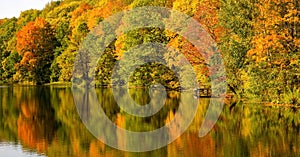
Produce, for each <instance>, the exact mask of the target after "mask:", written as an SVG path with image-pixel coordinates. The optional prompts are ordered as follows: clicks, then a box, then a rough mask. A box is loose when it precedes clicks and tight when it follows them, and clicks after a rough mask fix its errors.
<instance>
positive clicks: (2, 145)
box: [0, 86, 300, 157]
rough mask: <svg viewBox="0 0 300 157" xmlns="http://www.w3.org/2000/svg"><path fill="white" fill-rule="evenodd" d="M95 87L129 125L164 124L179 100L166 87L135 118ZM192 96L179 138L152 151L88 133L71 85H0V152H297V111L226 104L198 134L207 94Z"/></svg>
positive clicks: (228, 156)
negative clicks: (148, 113) (156, 107)
mask: <svg viewBox="0 0 300 157" xmlns="http://www.w3.org/2000/svg"><path fill="white" fill-rule="evenodd" d="M96 93H97V96H98V98H99V102H100V103H101V106H102V108H103V109H104V111H105V113H106V115H107V116H108V117H109V118H110V119H111V120H112V121H113V122H115V123H116V124H118V125H119V126H122V127H124V128H126V129H131V130H135V129H138V128H144V129H146V130H147V129H150V130H151V129H155V128H159V127H161V126H164V125H165V123H167V122H168V121H170V119H172V118H173V117H174V115H175V114H176V111H177V108H178V105H179V103H178V101H179V100H180V93H178V92H175V91H173V92H168V98H167V100H166V104H165V106H166V107H164V108H163V109H162V111H160V112H159V113H158V116H154V117H151V118H142V119H138V118H134V117H132V116H129V115H126V114H124V113H123V112H122V111H121V110H120V108H118V106H117V104H116V102H115V101H114V97H113V95H112V90H111V89H96ZM130 93H131V96H132V97H133V98H134V100H135V101H136V102H138V103H139V104H146V103H147V102H148V101H149V99H150V98H149V96H148V94H147V92H146V91H145V90H144V89H134V90H131V91H130ZM197 101H198V104H199V106H198V110H197V114H196V117H195V118H194V121H193V122H192V124H191V125H190V127H189V129H188V130H187V131H185V133H184V134H183V135H182V136H180V138H178V139H177V140H175V141H174V142H172V143H171V144H169V145H168V146H166V147H163V148H160V149H157V150H154V151H150V152H145V153H131V152H123V151H119V150H116V149H113V148H111V147H109V146H107V145H105V144H103V143H102V142H100V141H99V140H97V138H95V137H94V136H93V135H91V134H90V133H89V131H88V130H87V129H86V127H85V126H84V125H83V123H82V121H81V119H80V117H79V114H78V112H77V109H76V106H75V105H74V99H73V94H72V88H71V87H58V86H56V87H52V86H51V87H49V86H46V87H34V86H31V87H24V86H23V87H20V86H15V87H1V88H0V117H1V120H0V156H78V157H84V156H112V157H114V156H116V157H120V156H128V157H135V156H158V157H159V156H162V157H165V156H170V157H174V156H187V157H192V156H197V157H198V156H199V157H201V156H203V157H211V156H218V157H219V156H220V157H222V156H225V157H242V156H259V157H271V156H278V157H282V156H300V111H298V110H296V109H292V108H284V107H262V106H261V105H260V104H243V103H238V104H236V105H235V106H234V107H230V105H226V106H225V107H224V108H223V112H222V114H221V116H220V118H219V120H218V122H217V124H216V125H215V126H214V128H213V130H212V131H211V132H210V133H209V134H208V135H206V136H205V137H202V138H199V137H198V131H199V128H200V126H201V123H202V121H203V117H204V115H205V113H206V109H207V107H208V104H209V99H198V100H197ZM82 110H84V111H83V112H85V113H88V112H90V111H89V110H88V109H84V108H83V109H82ZM118 140H120V142H122V140H124V139H122V138H120V139H118ZM141 144H142V142H141Z"/></svg>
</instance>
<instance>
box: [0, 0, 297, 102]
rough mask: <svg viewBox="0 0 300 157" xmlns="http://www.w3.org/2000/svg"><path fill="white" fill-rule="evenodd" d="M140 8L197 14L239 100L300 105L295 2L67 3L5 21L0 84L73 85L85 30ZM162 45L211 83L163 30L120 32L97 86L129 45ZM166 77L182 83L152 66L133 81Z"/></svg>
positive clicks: (0, 30)
mask: <svg viewBox="0 0 300 157" xmlns="http://www.w3.org/2000/svg"><path fill="white" fill-rule="evenodd" d="M140 6H161V7H167V8H171V9H174V10H178V11H181V12H183V13H186V14H188V15H189V16H191V17H193V18H195V19H196V20H197V21H198V22H199V23H200V24H201V25H202V26H203V27H204V28H205V29H206V30H207V32H209V33H210V35H211V37H212V38H213V39H214V40H215V41H216V43H217V45H218V48H219V51H220V52H221V54H222V55H223V59H224V62H225V67H226V75H227V83H228V90H229V91H231V92H232V93H234V94H235V95H237V96H239V97H247V98H258V99H259V100H261V101H267V102H274V103H280V104H293V105H297V104H298V105H299V104H300V67H299V66H300V33H299V32H300V2H299V1H298V0H272V1H269V0H261V1H257V0H241V1H236V0H226V1H225V0H224V1H223V0H155V1H151V0H124V1H123V0H62V1H53V2H51V3H49V4H47V5H46V6H45V8H44V9H43V10H27V11H24V12H22V13H21V15H20V16H19V17H18V18H11V19H2V20H0V83H3V84H7V83H30V84H45V83H50V82H70V81H71V78H72V72H73V67H74V59H75V56H76V54H77V52H78V49H79V47H80V46H81V43H82V41H83V40H84V39H85V37H86V36H87V34H88V33H89V32H90V31H91V30H92V29H93V28H94V27H95V26H97V24H98V23H100V22H101V21H103V20H104V19H106V18H107V17H109V16H111V15H113V14H115V13H117V12H120V11H123V10H125V9H132V8H135V7H140ZM146 42H159V43H165V44H167V45H171V46H172V47H174V48H177V49H180V52H182V53H183V54H184V55H185V56H186V58H187V59H188V60H189V61H190V62H191V64H192V65H193V67H194V70H195V71H196V73H197V78H198V81H199V82H201V83H202V84H204V85H206V86H209V85H210V78H209V72H208V68H207V67H206V64H205V62H204V60H203V57H202V56H199V55H198V54H199V53H197V50H196V49H195V47H194V46H193V45H192V44H191V43H189V42H188V41H187V40H186V39H185V38H183V37H181V36H179V35H177V34H175V33H172V32H169V31H168V30H162V29H159V28H141V29H138V30H132V31H129V32H127V33H125V34H122V35H121V36H119V37H118V38H117V39H115V40H114V42H113V43H111V44H110V46H109V47H108V48H107V49H106V51H105V54H104V55H103V56H102V57H101V58H100V59H99V61H98V66H97V69H96V85H97V86H107V85H110V84H111V72H112V69H113V67H114V64H115V63H116V61H118V60H119V59H120V57H121V56H122V54H123V53H124V52H125V51H127V50H129V49H130V48H131V47H134V46H136V45H139V44H142V43H146ZM157 80H158V81H161V82H163V84H164V85H165V86H166V87H170V88H177V86H178V80H177V78H176V77H175V76H174V73H172V71H170V70H169V69H167V68H162V67H161V66H159V65H157V64H147V65H144V66H142V67H140V68H139V69H137V70H136V71H135V72H134V73H133V75H132V76H131V83H132V84H134V85H136V86H147V85H149V84H151V83H153V82H155V81H157Z"/></svg>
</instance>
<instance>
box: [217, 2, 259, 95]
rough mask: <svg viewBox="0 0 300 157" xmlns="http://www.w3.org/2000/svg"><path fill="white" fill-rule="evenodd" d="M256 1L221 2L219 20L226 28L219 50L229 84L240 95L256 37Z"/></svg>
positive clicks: (242, 91)
mask: <svg viewBox="0 0 300 157" xmlns="http://www.w3.org/2000/svg"><path fill="white" fill-rule="evenodd" d="M254 6H255V0H241V1H236V0H227V1H222V2H221V9H220V12H219V20H220V24H221V26H223V27H224V31H223V33H222V38H221V40H220V42H219V48H220V50H221V52H222V55H223V57H224V60H225V66H226V72H227V84H228V85H229V89H230V90H231V91H232V92H233V93H235V94H238V95H242V94H243V93H244V89H243V88H244V84H245V82H244V81H243V79H242V78H243V75H244V74H245V73H246V72H247V71H246V65H247V62H246V60H245V59H246V54H247V52H248V51H249V50H250V49H251V44H250V42H251V39H252V37H253V35H254V32H253V30H254V28H253V19H254V18H255V16H256V14H257V10H256V8H255V7H254Z"/></svg>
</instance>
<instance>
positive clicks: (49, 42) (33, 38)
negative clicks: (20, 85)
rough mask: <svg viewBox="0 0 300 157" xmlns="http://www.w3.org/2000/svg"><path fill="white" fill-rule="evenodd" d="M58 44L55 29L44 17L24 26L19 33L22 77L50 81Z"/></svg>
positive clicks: (18, 41)
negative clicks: (51, 67)
mask: <svg viewBox="0 0 300 157" xmlns="http://www.w3.org/2000/svg"><path fill="white" fill-rule="evenodd" d="M56 44H57V41H56V39H55V36H54V31H53V29H52V28H51V26H50V24H49V23H48V22H46V21H45V20H44V19H42V18H37V19H36V20H35V21H34V22H29V23H28V24H27V25H26V26H24V27H23V28H22V29H21V30H20V31H19V32H18V33H17V51H18V53H19V55H21V56H22V57H23V58H22V60H21V62H20V63H18V64H17V67H18V72H19V74H20V76H21V78H22V79H25V80H27V81H33V82H35V83H37V84H42V83H46V82H50V70H49V68H50V66H51V63H52V61H53V54H54V53H53V50H54V48H55V46H56ZM26 76H28V77H26Z"/></svg>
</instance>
